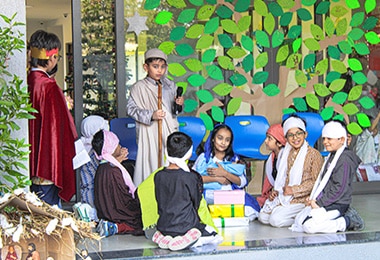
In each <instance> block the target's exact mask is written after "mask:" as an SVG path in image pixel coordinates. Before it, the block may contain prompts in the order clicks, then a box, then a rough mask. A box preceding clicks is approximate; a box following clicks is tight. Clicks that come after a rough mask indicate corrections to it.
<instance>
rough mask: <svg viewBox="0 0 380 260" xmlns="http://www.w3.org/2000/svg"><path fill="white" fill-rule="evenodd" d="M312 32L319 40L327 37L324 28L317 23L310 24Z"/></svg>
mask: <svg viewBox="0 0 380 260" xmlns="http://www.w3.org/2000/svg"><path fill="white" fill-rule="evenodd" d="M310 32H311V35H313V37H314V39H316V40H317V41H320V40H323V39H325V34H324V33H323V30H322V28H321V27H320V26H318V25H316V24H313V23H312V24H310Z"/></svg>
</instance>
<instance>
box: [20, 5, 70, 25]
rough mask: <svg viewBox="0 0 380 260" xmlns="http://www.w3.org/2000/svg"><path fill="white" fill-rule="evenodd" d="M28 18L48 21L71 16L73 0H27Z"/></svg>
mask: <svg viewBox="0 0 380 260" xmlns="http://www.w3.org/2000/svg"><path fill="white" fill-rule="evenodd" d="M25 4H26V19H30V20H38V21H48V20H55V19H59V18H63V17H64V15H65V14H67V15H68V17H70V18H71V0H25Z"/></svg>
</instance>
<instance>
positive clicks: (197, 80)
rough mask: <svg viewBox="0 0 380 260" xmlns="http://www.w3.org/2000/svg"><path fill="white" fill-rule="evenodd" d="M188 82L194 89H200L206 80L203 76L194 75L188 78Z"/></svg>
mask: <svg viewBox="0 0 380 260" xmlns="http://www.w3.org/2000/svg"><path fill="white" fill-rule="evenodd" d="M187 82H189V83H190V85H191V86H193V87H199V86H202V85H203V84H204V83H206V79H205V78H204V77H203V76H202V75H199V74H193V75H190V76H189V77H188V78H187Z"/></svg>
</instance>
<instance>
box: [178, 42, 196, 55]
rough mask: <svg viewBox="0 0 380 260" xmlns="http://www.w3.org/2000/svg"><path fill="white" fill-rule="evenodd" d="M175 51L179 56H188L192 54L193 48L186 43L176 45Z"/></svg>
mask: <svg viewBox="0 0 380 260" xmlns="http://www.w3.org/2000/svg"><path fill="white" fill-rule="evenodd" d="M175 49H176V51H177V53H178V55H179V56H188V55H191V54H193V53H194V50H193V48H192V47H191V46H190V45H189V44H187V43H182V44H178V45H177V47H176V48H175Z"/></svg>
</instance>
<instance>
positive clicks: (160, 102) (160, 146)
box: [157, 81, 162, 168]
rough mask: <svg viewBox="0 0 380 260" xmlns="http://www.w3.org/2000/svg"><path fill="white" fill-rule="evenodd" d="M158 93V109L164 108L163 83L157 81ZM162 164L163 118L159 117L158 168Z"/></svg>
mask: <svg viewBox="0 0 380 260" xmlns="http://www.w3.org/2000/svg"><path fill="white" fill-rule="evenodd" d="M157 86H158V95H157V105H158V110H161V109H162V84H161V82H160V81H157ZM161 166H162V119H158V168H160V167H161Z"/></svg>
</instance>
